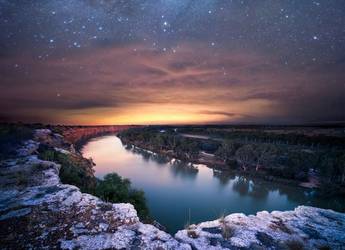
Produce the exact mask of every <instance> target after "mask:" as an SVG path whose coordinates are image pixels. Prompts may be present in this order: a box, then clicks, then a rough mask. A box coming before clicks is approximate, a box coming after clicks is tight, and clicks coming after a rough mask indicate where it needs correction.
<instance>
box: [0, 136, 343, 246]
mask: <svg viewBox="0 0 345 250" xmlns="http://www.w3.org/2000/svg"><path fill="white" fill-rule="evenodd" d="M33 132H34V137H33V139H31V140H25V141H23V142H22V143H21V144H20V146H18V147H17V154H16V155H15V156H14V157H11V158H10V159H5V160H3V161H1V166H0V179H1V181H0V199H1V203H0V204H1V205H0V234H1V235H0V239H1V244H0V245H1V248H3V249H18V248H25V249H26V248H36V249H37V248H50V249H52V248H62V249H75V248H81V249H108V248H114V249H121V248H127V249H133V248H134V249H232V248H242V249H253V248H256V249H266V248H268V244H272V246H274V247H275V248H276V249H295V248H293V246H298V247H300V248H299V249H301V247H302V248H305V249H317V248H319V249H322V248H323V249H327V248H328V249H341V247H342V246H344V245H345V238H344V234H343V232H344V231H345V215H344V214H342V213H337V212H334V211H331V210H324V209H317V208H312V207H299V208H297V209H296V210H295V211H291V212H274V213H271V214H269V213H265V212H263V213H258V215H257V216H245V215H242V214H233V215H229V216H227V217H225V218H221V219H219V220H217V221H214V222H205V223H201V224H199V225H190V226H189V227H188V228H187V229H186V230H182V231H179V232H178V233H177V234H176V236H175V238H174V237H172V236H171V235H169V234H167V233H165V232H163V231H160V230H159V229H157V228H156V227H154V226H152V225H149V224H143V223H142V222H140V219H139V218H138V216H137V213H136V211H135V209H134V208H133V206H132V205H131V204H112V203H107V202H104V201H102V200H100V199H99V198H97V197H94V196H92V195H89V194H86V193H82V192H81V191H80V190H79V189H78V188H77V187H75V186H72V185H66V184H62V183H61V180H60V177H59V172H60V169H61V166H60V165H58V164H56V163H55V162H51V161H43V160H40V159H39V158H38V154H37V150H38V148H39V146H40V145H42V144H49V145H50V146H59V145H60V146H62V147H54V150H56V151H58V152H63V153H64V154H75V155H78V152H73V151H72V150H71V148H72V147H71V144H68V143H66V141H64V139H63V136H61V135H59V134H56V133H53V132H51V131H50V130H34V131H33ZM57 142H61V144H56V143H57ZM78 157H81V155H79V156H78ZM90 167H91V168H92V164H91V163H90ZM272 239H274V240H272Z"/></svg>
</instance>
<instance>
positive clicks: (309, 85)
mask: <svg viewBox="0 0 345 250" xmlns="http://www.w3.org/2000/svg"><path fill="white" fill-rule="evenodd" d="M0 30H1V32H0V49H1V50H0V67H1V68H0V77H1V84H0V91H1V92H0V107H1V110H0V119H1V120H6V121H10V120H12V121H18V120H21V121H25V122H37V121H40V122H49V123H73V124H77V123H82V124H101V123H102V124H104V123H105V124H110V123H145V124H147V123H199V122H200V123H247V122H249V123H309V122H336V121H344V120H345V101H344V100H345V87H344V81H345V73H344V72H345V71H344V70H345V4H344V2H343V1H342V0H338V1H336V0H323V1H300V0H299V1H297V0H296V1H293V0H289V1H277V0H263V1H254V0H248V1H245V0H243V1H235V0H233V1H231V0H223V1H220V0H218V1H217V0H203V1H199V0H198V1H197V0H161V1H158V0H147V1H145V0H142V1H141V0H136V1H134V0H127V1H125V0H122V1H120V0H118V1H111V0H108V1H105V0H104V1H96V0H78V1H77V0H61V1H47V0H46V1H38V0H37V1H13V0H8V1H7V0H0Z"/></svg>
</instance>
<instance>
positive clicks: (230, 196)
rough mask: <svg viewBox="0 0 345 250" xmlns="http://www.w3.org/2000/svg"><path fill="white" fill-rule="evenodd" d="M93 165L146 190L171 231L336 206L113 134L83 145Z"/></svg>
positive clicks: (155, 212) (153, 209)
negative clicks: (228, 218)
mask: <svg viewBox="0 0 345 250" xmlns="http://www.w3.org/2000/svg"><path fill="white" fill-rule="evenodd" d="M82 152H83V154H84V156H86V157H92V158H93V160H94V162H95V163H96V167H95V171H96V176H97V177H99V178H102V177H103V176H104V175H105V174H107V173H111V172H117V173H118V174H119V175H121V176H123V177H126V178H129V179H130V180H131V182H132V183H133V185H134V186H135V187H137V188H140V189H143V190H144V191H145V196H146V198H147V201H148V206H149V209H150V212H151V214H152V216H153V217H154V218H155V219H156V220H157V221H159V222H160V223H161V224H163V225H164V226H166V227H167V228H168V230H169V231H170V232H171V233H174V232H176V231H177V230H178V229H181V228H183V227H184V225H185V224H186V222H187V221H188V220H189V211H190V213H191V222H192V223H198V222H201V221H206V220H213V219H216V218H218V217H219V216H220V215H222V214H228V213H234V212H241V213H245V214H255V213H256V212H257V211H262V210H268V211H272V210H291V209H294V208H295V207H296V206H298V205H300V204H305V205H314V206H318V207H326V208H336V207H341V206H342V205H341V204H345V203H342V202H341V201H339V200H332V201H328V200H322V199H320V198H318V197H317V196H316V195H315V194H314V193H313V191H312V190H311V191H307V192H306V191H305V190H303V189H300V188H296V187H291V186H287V185H281V184H277V183H272V182H267V181H264V180H261V179H254V178H248V177H240V176H236V175H234V174H230V173H225V172H219V171H216V170H212V169H210V168H207V167H203V166H198V167H197V168H196V167H194V166H191V165H190V164H185V163H182V162H178V161H172V160H171V159H168V158H166V157H162V156H160V155H157V154H154V153H152V152H149V151H146V150H142V149H140V148H137V147H133V146H131V145H122V143H121V140H120V139H119V138H117V137H116V136H105V137H100V138H97V139H94V140H92V141H90V142H89V143H87V144H86V145H85V146H84V148H83V149H82Z"/></svg>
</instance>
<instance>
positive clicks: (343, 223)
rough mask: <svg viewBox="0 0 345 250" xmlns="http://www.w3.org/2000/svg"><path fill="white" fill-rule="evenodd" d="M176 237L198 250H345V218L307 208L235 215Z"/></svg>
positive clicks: (194, 226)
mask: <svg viewBox="0 0 345 250" xmlns="http://www.w3.org/2000/svg"><path fill="white" fill-rule="evenodd" d="M175 237H176V239H178V240H179V241H181V242H186V243H189V244H190V245H191V246H192V247H193V248H195V249H224V248H225V249H345V215H344V214H342V213H337V212H334V211H332V210H325V209H319V208H314V207H307V206H299V207H297V208H296V209H295V210H294V211H286V212H278V211H274V212H272V213H268V212H266V211H264V212H259V213H257V215H256V216H254V215H250V216H246V215H244V214H231V215H228V216H226V217H225V218H221V219H218V220H215V221H209V222H203V223H200V224H199V225H191V226H189V228H188V229H186V230H182V231H179V232H178V233H177V234H176V235H175Z"/></svg>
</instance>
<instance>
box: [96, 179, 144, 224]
mask: <svg viewBox="0 0 345 250" xmlns="http://www.w3.org/2000/svg"><path fill="white" fill-rule="evenodd" d="M95 194H96V195H97V196H98V197H100V198H101V199H103V200H105V201H108V202H129V203H131V204H133V205H134V207H135V209H136V210H137V212H138V215H139V217H140V218H142V219H148V216H149V212H148V208H147V206H146V199H145V196H144V192H143V191H141V190H136V189H133V188H132V187H131V182H130V181H129V180H128V179H123V178H122V177H120V176H119V175H118V174H116V173H111V174H107V175H106V176H105V177H104V179H103V180H100V181H99V182H98V183H97V186H96V190H95Z"/></svg>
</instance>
